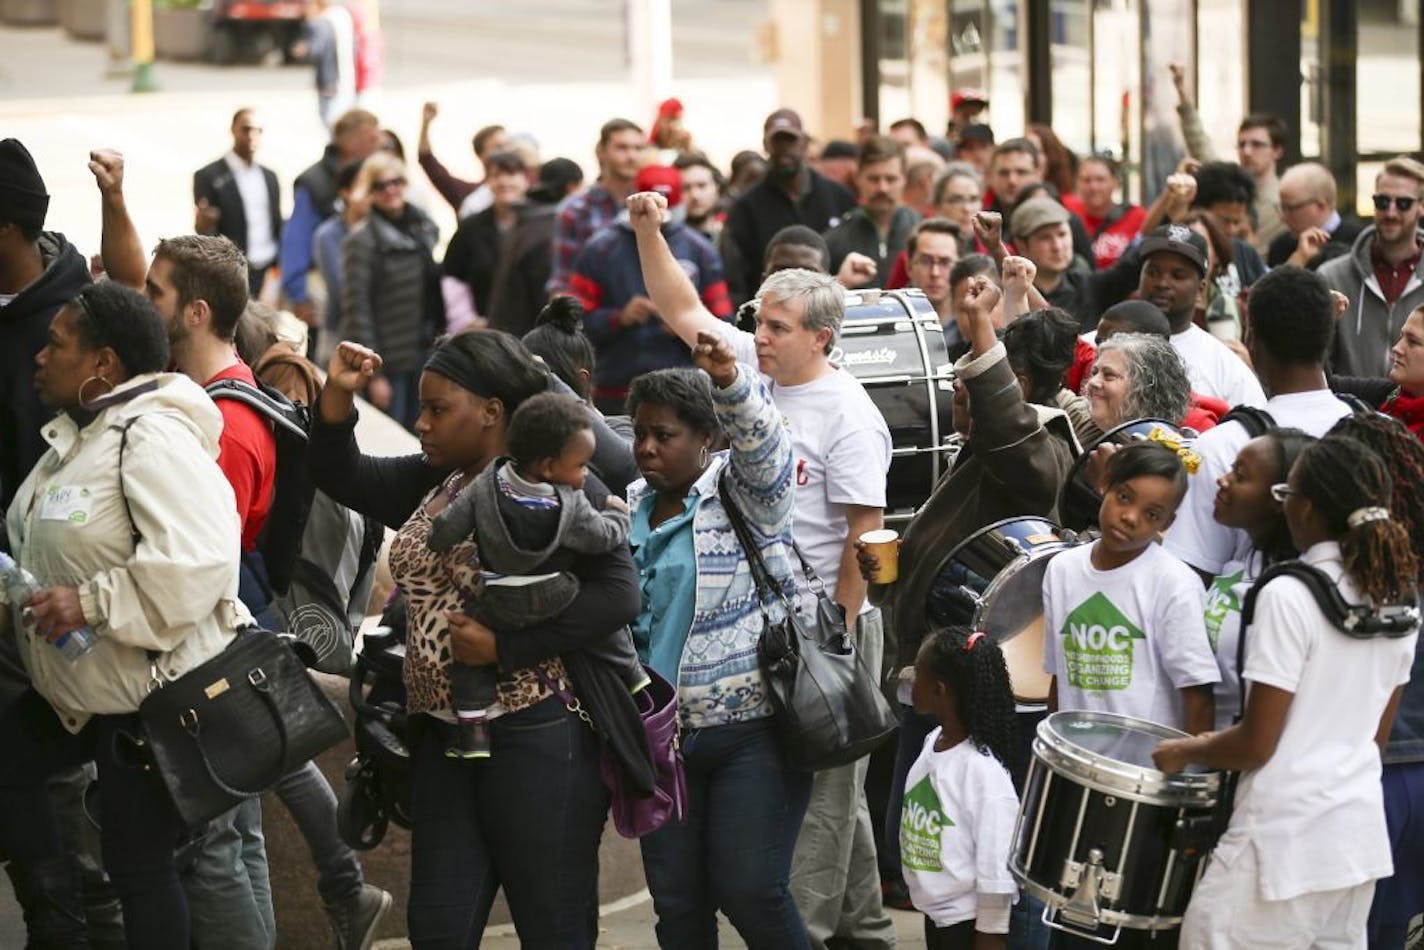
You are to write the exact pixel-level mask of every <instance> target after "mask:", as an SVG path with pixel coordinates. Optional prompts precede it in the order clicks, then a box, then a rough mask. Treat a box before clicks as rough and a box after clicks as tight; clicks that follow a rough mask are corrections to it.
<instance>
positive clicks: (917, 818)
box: [900, 627, 1019, 950]
mask: <svg viewBox="0 0 1424 950" xmlns="http://www.w3.org/2000/svg"><path fill="white" fill-rule="evenodd" d="M911 700H912V702H913V703H914V707H915V712H917V713H920V714H922V715H926V716H930V717H932V718H934V719H935V720H937V721H938V722H939V726H938V727H937V728H935V729H932V730H931V731H930V734H929V736H928V737H926V739H925V744H924V748H923V749H922V750H921V752H920V757H919V758H918V759H916V760H915V763H914V765H912V766H910V772H909V775H908V776H907V777H906V779H905V802H904V806H903V808H902V810H901V813H900V861H901V864H902V865H903V868H904V872H905V883H906V885H908V887H909V890H910V899H911V901H912V902H913V903H914V905H915V907H916V909H918V910H919V911H921V912H922V913H923V914H924V915H925V946H926V947H927V948H928V950H1002V948H1003V947H1004V946H1005V937H1004V935H1005V934H1007V933H1008V930H1009V910H1010V908H1011V906H1012V905H1013V901H1014V895H1015V894H1016V893H1017V889H1016V888H1015V886H1014V881H1013V878H1012V877H1011V876H1010V874H1009V847H1010V845H1011V842H1012V838H1013V833H1014V820H1015V818H1016V817H1017V814H1018V808H1019V802H1018V797H1017V796H1016V795H1015V794H1014V785H1013V781H1012V780H1011V779H1010V778H1009V772H1008V769H1007V767H1006V765H1005V763H1006V762H1007V761H1008V756H1009V755H1010V754H1011V752H1012V745H1013V729H1014V697H1013V692H1012V691H1011V689H1010V687H1009V673H1008V669H1007V668H1006V667H1005V666H1004V655H1003V654H1002V653H1001V652H1000V651H999V646H998V644H996V643H994V641H992V640H990V639H989V638H988V637H987V636H985V635H984V634H983V633H982V632H976V633H970V632H969V631H967V630H965V629H964V628H963V627H949V628H946V629H944V630H941V631H939V632H937V633H933V634H931V635H930V636H928V637H926V638H925V641H924V643H923V644H922V645H921V647H920V652H919V654H918V656H917V657H916V659H915V681H914V686H913V688H912V690H911Z"/></svg>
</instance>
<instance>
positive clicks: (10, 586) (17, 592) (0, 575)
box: [0, 552, 97, 661]
mask: <svg viewBox="0 0 1424 950" xmlns="http://www.w3.org/2000/svg"><path fill="white" fill-rule="evenodd" d="M0 585H4V587H5V594H6V596H8V597H9V598H10V603H11V605H13V607H14V609H15V615H16V616H20V617H23V614H21V612H20V610H21V608H20V605H21V604H23V603H24V602H25V601H27V600H29V599H30V596H31V595H32V594H34V593H35V592H37V591H39V590H41V589H42V588H41V587H40V583H39V581H37V580H35V577H34V575H33V574H31V573H30V572H29V571H27V570H25V569H24V568H23V567H21V566H20V565H18V564H16V563H15V559H14V558H12V557H10V555H8V554H5V553H4V552H0ZM96 639H97V638H96V637H95V636H94V631H93V630H91V629H89V628H88V627H79V628H77V629H74V630H71V631H69V632H68V633H66V634H64V635H63V636H62V637H60V638H59V639H57V640H55V641H54V645H55V647H56V648H57V649H58V650H59V652H60V653H63V654H64V656H65V658H66V659H69V660H71V661H73V660H77V659H79V658H80V657H81V656H83V655H84V654H86V653H88V652H89V651H90V650H92V649H94V642H95V640H96Z"/></svg>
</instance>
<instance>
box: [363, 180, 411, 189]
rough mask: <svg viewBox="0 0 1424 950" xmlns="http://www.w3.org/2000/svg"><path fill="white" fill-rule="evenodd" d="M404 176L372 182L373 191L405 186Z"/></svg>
mask: <svg viewBox="0 0 1424 950" xmlns="http://www.w3.org/2000/svg"><path fill="white" fill-rule="evenodd" d="M404 187H405V179H404V178H387V179H386V180H385V181H373V182H371V190H372V191H390V190H391V189H392V188H404Z"/></svg>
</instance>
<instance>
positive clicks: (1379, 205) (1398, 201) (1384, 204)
mask: <svg viewBox="0 0 1424 950" xmlns="http://www.w3.org/2000/svg"><path fill="white" fill-rule="evenodd" d="M1372 200H1373V201H1374V203H1375V210H1376V211H1388V210H1389V204H1390V202H1391V201H1392V202H1394V207H1395V210H1396V211H1399V212H1401V213H1402V212H1405V211H1408V210H1409V209H1410V208H1412V207H1414V202H1416V201H1417V200H1419V199H1417V198H1410V197H1407V196H1405V195H1375V196H1374V198H1373V199H1372Z"/></svg>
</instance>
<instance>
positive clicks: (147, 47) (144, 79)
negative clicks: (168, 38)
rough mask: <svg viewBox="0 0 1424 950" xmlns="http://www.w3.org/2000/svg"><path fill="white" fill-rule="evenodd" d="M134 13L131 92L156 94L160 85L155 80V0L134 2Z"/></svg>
mask: <svg viewBox="0 0 1424 950" xmlns="http://www.w3.org/2000/svg"><path fill="white" fill-rule="evenodd" d="M132 2H133V6H132V8H131V10H132V13H133V64H134V73H133V86H131V87H130V90H129V91H130V92H154V91H155V90H157V89H158V83H156V82H154V79H153V0H132Z"/></svg>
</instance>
